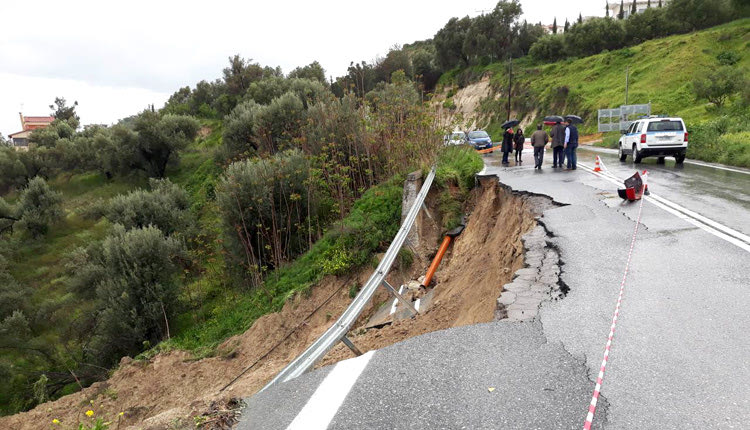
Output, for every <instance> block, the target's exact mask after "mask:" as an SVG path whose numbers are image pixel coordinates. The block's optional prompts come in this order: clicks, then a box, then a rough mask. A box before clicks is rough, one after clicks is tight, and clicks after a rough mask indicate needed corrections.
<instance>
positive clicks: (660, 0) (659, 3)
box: [659, 0, 661, 9]
mask: <svg viewBox="0 0 750 430" xmlns="http://www.w3.org/2000/svg"><path fill="white" fill-rule="evenodd" d="M659 9H661V0H659Z"/></svg>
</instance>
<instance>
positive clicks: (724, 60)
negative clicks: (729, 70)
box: [716, 51, 742, 66]
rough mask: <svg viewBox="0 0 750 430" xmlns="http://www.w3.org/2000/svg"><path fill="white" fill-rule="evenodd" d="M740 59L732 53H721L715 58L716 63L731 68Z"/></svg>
mask: <svg viewBox="0 0 750 430" xmlns="http://www.w3.org/2000/svg"><path fill="white" fill-rule="evenodd" d="M741 59H742V57H741V56H740V55H739V54H737V53H735V52H732V51H723V52H721V53H719V55H717V56H716V61H718V62H719V64H721V65H722V66H733V65H735V64H737V63H738V62H739V61H740V60H741Z"/></svg>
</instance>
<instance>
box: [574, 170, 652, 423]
mask: <svg viewBox="0 0 750 430" xmlns="http://www.w3.org/2000/svg"><path fill="white" fill-rule="evenodd" d="M644 174H646V175H647V172H645V171H644ZM644 176H645V175H644ZM645 182H646V178H644V184H643V187H644V190H645V187H646V183H645ZM643 200H644V199H641V203H640V204H639V205H638V218H637V219H636V221H635V229H634V230H633V238H632V239H631V241H630V251H628V261H627V263H626V264H625V272H624V273H623V274H622V283H620V294H619V295H618V296H617V305H616V306H615V313H614V315H613V316H612V325H611V326H610V327H609V336H608V337H607V345H606V346H605V347H604V358H603V359H602V365H601V367H600V368H599V375H598V376H597V377H596V385H595V386H594V395H593V396H592V397H591V403H590V404H589V413H588V414H587V415H586V421H585V422H584V424H583V428H584V430H590V429H591V423H592V422H593V420H594V412H596V402H597V401H598V400H599V393H600V392H601V389H602V381H603V379H604V372H605V371H606V370H607V361H608V360H609V350H610V348H612V339H613V338H614V337H615V328H616V327H617V317H618V316H619V315H620V305H621V304H622V294H623V291H625V280H627V278H628V270H629V269H630V259H631V258H632V256H633V247H634V246H635V238H636V236H637V235H638V226H639V225H640V224H641V212H642V209H643Z"/></svg>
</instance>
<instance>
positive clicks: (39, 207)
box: [0, 177, 63, 237]
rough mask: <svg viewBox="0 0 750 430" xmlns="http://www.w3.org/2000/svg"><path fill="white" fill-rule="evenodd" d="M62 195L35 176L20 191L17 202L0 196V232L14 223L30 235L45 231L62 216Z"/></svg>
mask: <svg viewBox="0 0 750 430" xmlns="http://www.w3.org/2000/svg"><path fill="white" fill-rule="evenodd" d="M61 203H62V196H61V194H60V193H58V192H56V191H54V190H53V189H52V188H50V187H49V185H47V182H46V181H45V180H44V179H42V178H40V177H36V178H34V179H32V180H31V181H30V182H29V184H28V185H27V186H26V188H25V189H24V190H23V191H22V192H21V196H20V198H19V200H18V203H17V204H16V205H15V206H13V205H10V204H9V203H7V202H6V201H5V200H4V199H2V198H0V233H2V232H3V231H6V230H10V229H12V228H14V227H15V226H16V225H17V226H19V227H20V228H21V229H23V230H26V231H28V232H29V233H30V234H31V235H32V236H34V237H37V236H42V235H44V234H46V233H47V231H48V230H49V227H50V225H51V224H53V223H54V222H56V221H57V220H59V219H60V218H62V216H63V211H62V207H61Z"/></svg>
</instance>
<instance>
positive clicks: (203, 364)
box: [0, 179, 535, 429]
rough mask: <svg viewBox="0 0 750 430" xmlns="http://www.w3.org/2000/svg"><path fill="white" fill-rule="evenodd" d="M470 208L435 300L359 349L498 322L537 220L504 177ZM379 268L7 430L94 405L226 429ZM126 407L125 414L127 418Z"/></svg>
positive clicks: (11, 420)
mask: <svg viewBox="0 0 750 430" xmlns="http://www.w3.org/2000/svg"><path fill="white" fill-rule="evenodd" d="M427 206H428V210H430V212H431V213H432V214H433V216H434V215H436V214H437V198H436V196H431V197H430V198H428V202H427ZM468 207H469V208H471V213H470V216H469V217H468V224H467V228H466V230H465V231H464V233H463V234H462V235H461V236H459V237H458V238H457V239H456V241H455V243H454V244H453V246H452V247H451V250H450V251H449V252H448V254H447V255H446V257H445V259H444V260H443V264H442V266H441V269H440V270H438V272H437V274H436V276H435V279H436V284H435V287H434V288H435V296H434V300H433V303H432V306H431V307H430V308H429V309H428V310H427V311H426V312H424V313H423V314H421V315H419V316H417V317H416V318H412V319H410V320H403V321H397V322H395V323H393V324H391V325H387V326H385V327H383V328H380V329H369V330H364V329H355V330H353V332H352V333H351V335H350V338H351V339H352V340H353V341H354V343H355V344H356V345H357V346H358V347H359V349H361V350H362V351H367V350H371V349H376V348H382V347H384V346H387V345H391V344H393V343H396V342H399V341H401V340H404V339H407V338H409V337H413V336H417V335H420V334H423V333H427V332H431V331H435V330H440V329H444V328H448V327H456V326H462V325H468V324H475V323H480V322H487V321H491V320H492V319H493V317H494V311H495V307H496V299H497V297H498V296H499V295H500V291H501V290H502V287H503V285H504V284H505V283H507V282H509V281H510V279H511V277H512V276H513V273H514V272H515V271H516V270H517V269H519V268H521V267H522V266H523V245H522V243H521V240H520V238H521V236H522V235H523V234H524V233H525V232H526V231H528V230H529V229H530V228H532V227H533V226H534V224H535V222H534V217H533V214H532V213H531V212H532V211H531V208H530V205H529V204H528V203H527V200H526V199H525V198H523V197H520V196H516V195H512V194H511V193H510V192H509V191H507V190H505V189H503V188H502V187H500V186H499V185H498V183H497V180H496V179H487V180H483V181H481V183H480V186H479V187H478V188H476V189H475V190H474V191H473V192H472V197H471V199H470V202H469V204H468ZM439 222H440V220H439V219H434V220H433V219H431V218H429V217H426V216H421V223H422V226H420V241H421V243H420V244H419V246H418V247H417V248H418V249H419V251H420V254H430V253H432V254H434V252H435V251H436V249H437V240H436V239H439V238H440V234H441V233H442V232H440V228H439V227H438V225H439ZM429 257H432V255H421V256H419V255H417V256H416V258H415V259H414V264H413V265H412V267H411V268H409V269H405V270H403V271H394V272H393V273H392V274H391V275H390V276H389V281H390V282H391V284H392V285H399V284H400V283H403V282H405V281H408V280H409V279H413V278H415V277H416V276H417V275H418V274H423V273H424V271H425V270H426V268H427V266H428V265H429ZM371 272H372V269H371V268H365V269H363V270H362V271H361V272H360V273H357V274H355V275H352V276H350V277H347V278H335V277H328V278H325V279H324V280H323V281H321V282H320V283H319V285H317V286H315V287H314V288H312V289H311V290H310V293H309V296H307V297H304V296H297V297H294V298H293V299H292V300H289V302H287V304H286V305H285V306H284V308H283V309H282V311H281V312H278V313H275V314H270V315H266V316H264V317H262V318H260V319H258V320H257V321H256V322H255V323H254V324H253V326H252V327H251V328H250V329H249V330H247V331H246V332H245V333H243V334H241V335H238V336H234V337H232V338H230V339H228V340H227V341H226V342H224V344H223V345H222V346H221V347H220V348H219V351H218V354H217V356H215V357H211V358H204V359H201V360H195V359H193V357H192V356H191V354H190V353H188V352H184V351H174V352H169V353H162V354H159V355H157V356H156V357H154V358H153V359H151V360H148V361H133V360H131V359H129V358H124V359H123V360H122V362H121V364H120V367H119V369H118V370H117V371H115V372H114V374H113V375H112V377H111V378H110V379H109V380H107V381H104V382H100V383H96V384H94V385H92V386H91V387H89V388H86V389H84V390H83V391H81V392H78V393H75V394H71V395H68V396H65V397H62V398H60V399H58V400H56V401H54V402H48V403H45V404H42V405H40V406H38V407H36V408H35V409H33V410H31V411H29V412H25V413H21V414H16V415H13V416H9V417H3V418H0V428H2V429H6V428H9V429H39V428H47V427H53V426H52V420H53V419H58V420H60V421H61V423H62V425H61V428H64V429H69V428H73V427H74V426H76V424H77V423H78V422H90V419H89V418H87V417H86V416H85V415H84V412H85V411H86V410H88V409H93V410H94V412H95V418H96V417H103V418H104V419H106V420H109V421H112V422H113V423H117V422H118V419H119V420H120V422H119V425H118V426H117V428H122V429H127V428H130V429H135V428H138V429H183V428H184V429H187V428H191V429H194V428H196V423H204V425H202V426H201V427H199V428H225V426H227V425H229V424H228V423H231V419H232V413H231V411H230V410H231V407H230V406H228V405H233V404H236V401H235V399H236V398H242V397H246V396H249V395H252V394H253V393H255V392H257V391H258V390H259V389H260V388H262V387H263V385H264V384H265V383H267V382H268V381H269V380H270V379H271V378H272V377H273V376H274V375H275V374H276V373H278V372H279V371H280V370H281V369H282V368H283V367H284V366H285V365H286V364H287V363H289V362H290V361H291V360H292V359H293V358H295V357H296V356H297V355H298V354H299V353H300V352H302V351H303V350H304V349H305V348H306V347H307V346H308V345H310V344H311V343H312V342H313V341H314V340H315V339H316V338H317V337H318V336H320V335H321V334H322V333H323V332H324V331H325V330H326V329H327V328H328V327H329V326H330V325H331V324H332V322H333V321H334V320H335V319H336V318H337V317H338V316H339V315H341V313H342V312H343V311H344V309H346V307H347V306H348V305H349V303H350V302H351V298H350V297H349V287H350V286H351V285H352V284H353V283H355V282H359V283H360V285H361V284H364V283H365V282H366V280H367V278H368V277H369V276H370V273H371ZM387 299H388V295H387V293H386V292H385V291H382V290H381V291H379V292H378V293H377V294H376V295H375V297H374V298H373V300H372V301H371V303H370V305H369V306H368V308H366V309H365V311H364V312H363V315H362V317H361V318H360V319H359V321H358V322H357V324H356V325H355V326H356V327H360V326H362V325H364V323H365V322H366V321H367V319H368V318H369V316H370V315H372V313H374V312H375V311H376V310H377V308H378V307H379V306H380V305H382V304H383V303H384V302H385V301H386V300H387ZM269 351H271V352H270V353H269ZM266 354H268V355H267V356H266ZM264 356H265V357H264ZM352 356H353V354H352V352H351V351H349V349H348V348H346V347H345V346H343V345H338V346H337V347H335V348H334V349H333V350H332V351H331V352H330V353H329V354H328V356H327V357H326V358H325V359H324V360H323V361H322V363H321V365H325V364H331V363H334V362H336V361H339V360H342V359H346V358H350V357H352ZM261 357H264V358H263V360H261V361H260V362H258V364H256V365H254V366H253V367H252V368H251V369H250V370H249V371H248V372H247V373H245V374H244V375H243V376H242V377H241V378H239V379H238V380H237V381H236V382H235V383H234V384H232V385H231V386H230V387H229V388H227V389H226V390H225V391H223V392H219V390H220V389H221V388H222V387H224V386H225V385H226V384H228V383H229V382H230V381H232V380H233V379H234V378H235V377H236V376H237V375H239V374H240V372H242V371H243V369H245V368H246V367H247V366H250V365H251V364H253V363H254V362H255V361H256V360H258V359H259V358H261ZM91 402H93V403H91ZM119 412H124V415H123V416H122V417H120V418H118V413H119ZM114 427H115V426H113V428H114ZM56 428H60V427H56Z"/></svg>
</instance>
